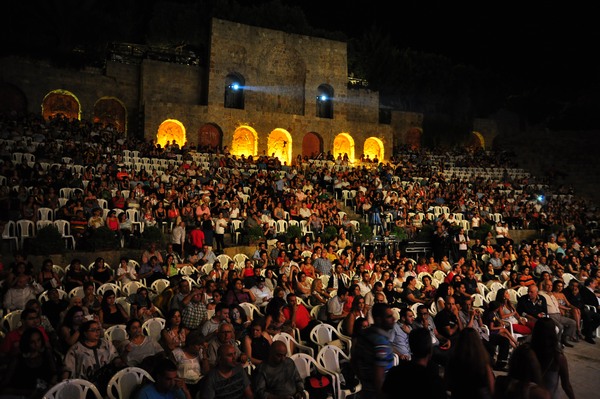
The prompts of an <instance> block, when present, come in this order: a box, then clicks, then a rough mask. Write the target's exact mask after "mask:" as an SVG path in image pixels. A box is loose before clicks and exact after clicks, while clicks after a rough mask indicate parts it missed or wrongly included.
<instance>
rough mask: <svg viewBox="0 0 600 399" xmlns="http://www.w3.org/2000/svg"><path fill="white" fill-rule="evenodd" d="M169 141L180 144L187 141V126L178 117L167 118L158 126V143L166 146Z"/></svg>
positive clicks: (163, 146)
mask: <svg viewBox="0 0 600 399" xmlns="http://www.w3.org/2000/svg"><path fill="white" fill-rule="evenodd" d="M167 141H168V142H169V143H171V144H173V142H177V144H179V146H180V147H181V146H183V145H184V144H185V143H186V142H187V138H186V136H185V127H184V126H183V124H182V123H181V122H179V121H178V120H176V119H167V120H166V121H164V122H163V123H161V124H160V126H159V127H158V132H157V133H156V144H157V145H160V146H161V147H162V148H165V145H166V144H167Z"/></svg>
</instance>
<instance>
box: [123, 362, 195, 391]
mask: <svg viewBox="0 0 600 399" xmlns="http://www.w3.org/2000/svg"><path fill="white" fill-rule="evenodd" d="M152 374H153V377H154V382H150V383H147V384H146V385H144V386H143V387H142V388H141V389H140V390H139V391H138V393H137V395H135V399H159V398H160V399H163V398H164V399H192V395H191V394H190V391H189V390H188V389H187V385H186V384H185V382H184V381H183V379H181V378H178V377H177V366H176V365H175V363H173V361H172V360H170V359H166V358H165V359H161V360H160V361H159V362H158V364H157V365H156V367H155V368H154V372H153V373H152Z"/></svg>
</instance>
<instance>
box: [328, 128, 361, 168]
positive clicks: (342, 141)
mask: <svg viewBox="0 0 600 399" xmlns="http://www.w3.org/2000/svg"><path fill="white" fill-rule="evenodd" d="M339 154H341V155H342V158H343V157H344V155H346V154H348V159H349V160H350V162H354V160H355V159H356V155H355V149H354V139H353V138H352V136H351V135H350V134H348V133H340V134H338V135H337V136H335V139H334V140H333V157H334V158H337V157H338V155H339Z"/></svg>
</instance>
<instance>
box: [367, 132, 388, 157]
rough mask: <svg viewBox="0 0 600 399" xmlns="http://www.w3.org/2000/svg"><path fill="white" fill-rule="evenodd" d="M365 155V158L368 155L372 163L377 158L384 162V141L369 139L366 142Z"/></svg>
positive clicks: (375, 138)
mask: <svg viewBox="0 0 600 399" xmlns="http://www.w3.org/2000/svg"><path fill="white" fill-rule="evenodd" d="M363 153H364V154H365V156H367V155H368V156H369V159H370V160H371V161H372V160H373V159H375V158H377V159H378V160H379V162H382V161H383V159H384V156H385V151H384V145H383V141H381V139H378V138H377V137H369V138H367V139H366V140H365V146H364V150H363Z"/></svg>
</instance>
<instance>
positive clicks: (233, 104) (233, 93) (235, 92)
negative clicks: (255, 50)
mask: <svg viewBox="0 0 600 399" xmlns="http://www.w3.org/2000/svg"><path fill="white" fill-rule="evenodd" d="M245 87H246V80H245V79H244V77H243V76H242V75H241V74H239V73H237V72H234V73H230V74H229V75H227V76H226V77H225V98H224V100H223V101H224V103H223V105H224V107H225V108H236V109H244V103H245V96H244V88H245Z"/></svg>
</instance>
